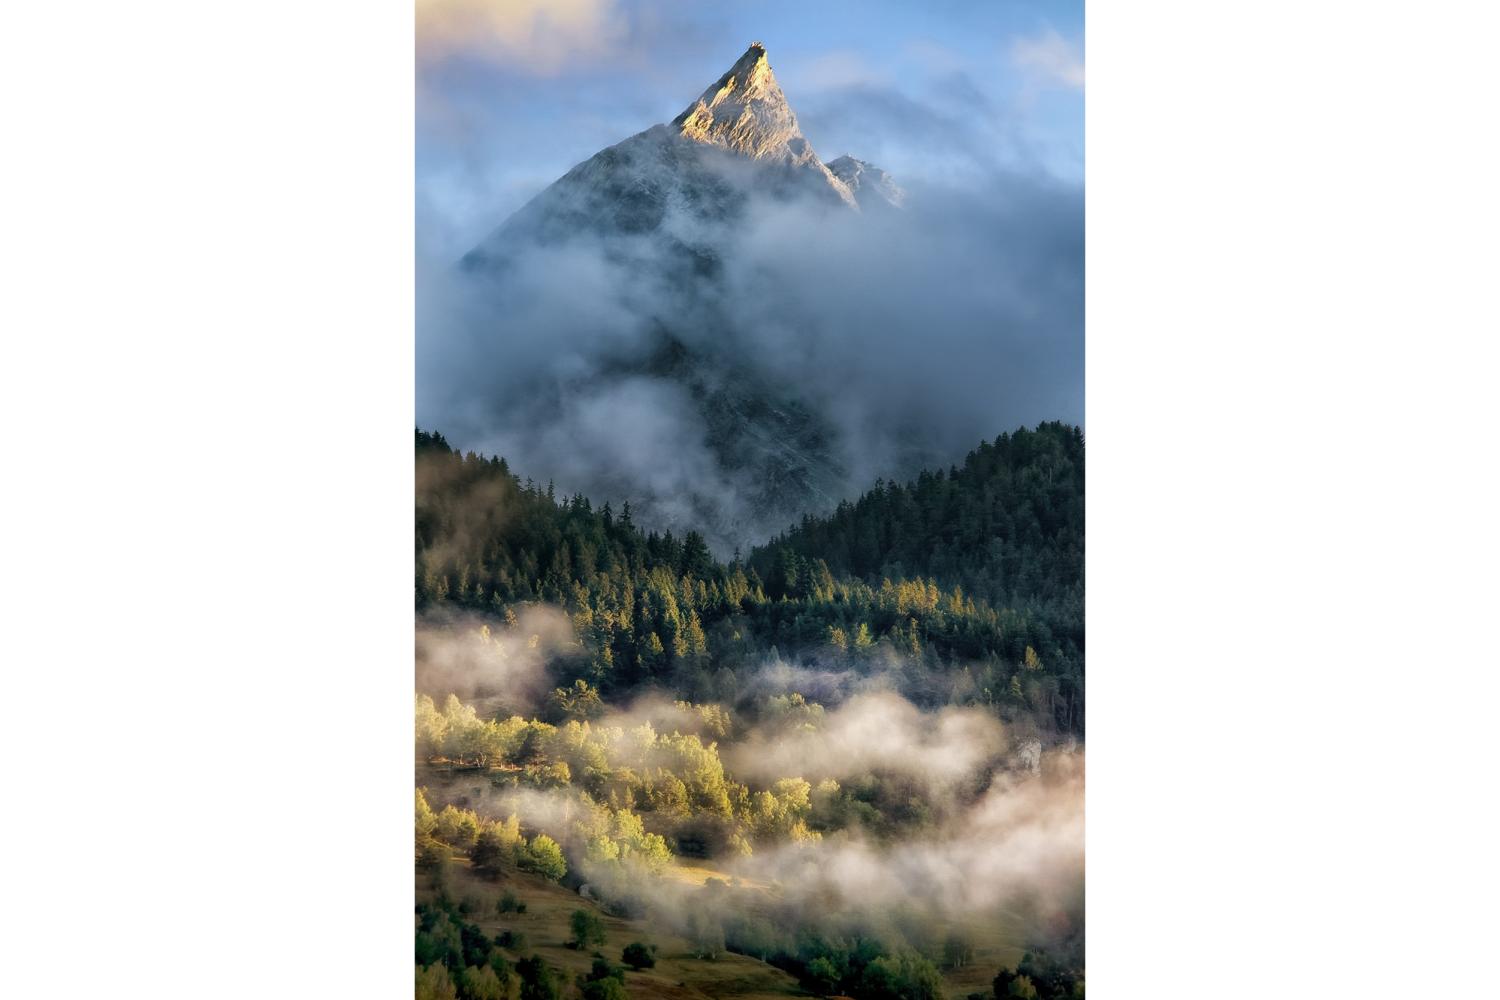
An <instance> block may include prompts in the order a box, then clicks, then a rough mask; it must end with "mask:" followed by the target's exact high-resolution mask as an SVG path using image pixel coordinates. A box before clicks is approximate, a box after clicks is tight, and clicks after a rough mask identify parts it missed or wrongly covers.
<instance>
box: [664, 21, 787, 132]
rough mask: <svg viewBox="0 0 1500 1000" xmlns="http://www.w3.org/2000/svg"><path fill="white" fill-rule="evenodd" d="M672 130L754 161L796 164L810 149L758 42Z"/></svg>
mask: <svg viewBox="0 0 1500 1000" xmlns="http://www.w3.org/2000/svg"><path fill="white" fill-rule="evenodd" d="M672 126H673V127H674V128H675V129H677V130H678V132H679V133H680V134H682V135H683V136H685V137H686V138H689V139H693V140H696V141H698V142H702V143H707V144H710V145H714V146H723V147H725V148H727V149H732V150H734V151H735V152H736V153H741V154H743V155H745V156H750V157H753V158H755V159H790V160H797V159H801V158H802V155H803V154H804V151H805V149H806V147H807V141H806V140H805V139H803V137H802V130H801V128H800V127H798V125H797V116H796V115H795V114H793V113H792V109H791V107H790V106H789V105H788V104H787V102H786V95H785V94H784V93H782V91H781V85H780V84H778V83H777V82H776V74H775V73H772V72H771V64H770V62H769V61H768V60H767V59H766V49H765V46H763V45H761V44H760V43H759V42H755V43H752V44H751V46H750V48H748V49H747V50H745V54H744V55H742V56H740V58H739V60H738V61H736V62H735V64H734V65H733V66H731V67H730V68H729V72H727V73H725V74H724V75H723V76H721V77H719V80H718V82H717V83H714V84H712V85H710V86H709V88H708V89H707V90H705V91H704V92H703V95H702V96H701V97H699V98H698V99H697V100H696V101H694V102H693V103H692V104H690V105H688V107H687V108H686V109H685V110H684V111H683V112H682V114H680V115H678V116H677V117H676V118H674V119H672Z"/></svg>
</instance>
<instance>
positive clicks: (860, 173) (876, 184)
mask: <svg viewBox="0 0 1500 1000" xmlns="http://www.w3.org/2000/svg"><path fill="white" fill-rule="evenodd" d="M826 166H827V167H828V172H829V173H831V174H833V176H835V177H837V178H838V179H839V180H841V181H843V182H844V185H845V186H846V187H848V188H849V191H850V193H852V194H853V195H854V198H855V200H856V201H857V202H859V204H860V207H861V208H864V207H867V206H868V205H870V204H873V203H874V202H873V201H872V199H871V198H869V197H864V198H862V197H861V195H862V194H871V195H874V196H875V198H877V199H879V201H880V202H883V203H884V204H886V205H890V206H891V207H892V208H900V207H901V206H902V205H903V204H904V203H905V201H906V192H905V191H903V190H902V189H901V187H900V186H899V185H898V184H897V183H896V179H895V178H894V177H892V176H891V175H890V174H888V173H886V172H885V171H884V170H881V169H880V168H879V167H877V166H875V165H874V164H873V163H866V162H865V161H864V160H856V159H855V158H854V157H852V156H850V155H848V154H847V153H846V154H844V155H843V156H840V157H839V158H838V159H837V160H831V161H829V162H828V163H827V164H826Z"/></svg>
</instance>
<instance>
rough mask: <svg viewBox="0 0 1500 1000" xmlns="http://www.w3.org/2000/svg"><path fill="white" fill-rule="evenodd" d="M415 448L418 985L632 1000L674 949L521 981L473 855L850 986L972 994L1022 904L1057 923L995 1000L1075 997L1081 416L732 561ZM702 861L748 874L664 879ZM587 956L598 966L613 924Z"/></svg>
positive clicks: (628, 953) (573, 930) (511, 907)
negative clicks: (995, 938)
mask: <svg viewBox="0 0 1500 1000" xmlns="http://www.w3.org/2000/svg"><path fill="white" fill-rule="evenodd" d="M415 457H416V463H417V506H416V539H415V540H416V556H417V560H416V566H417V573H416V577H415V581H414V585H415V586H414V591H415V600H416V607H417V614H418V671H417V678H418V696H417V699H416V706H415V714H414V736H415V748H416V752H417V760H418V767H419V786H423V785H425V787H419V789H418V791H417V797H416V814H415V817H416V827H415V833H416V858H417V863H418V866H419V869H420V870H421V871H423V872H426V873H427V874H426V876H425V877H426V878H427V879H428V883H429V884H430V885H431V886H432V887H433V889H432V891H433V892H435V893H436V894H437V895H436V897H435V899H434V901H433V902H430V903H424V904H423V906H425V907H426V909H423V908H422V907H419V921H418V944H417V960H418V965H419V979H418V989H419V995H431V996H446V995H448V993H447V991H448V990H450V989H451V990H452V991H453V995H455V996H456V997H479V996H489V995H500V996H511V995H518V996H557V995H562V994H564V993H570V992H576V994H577V995H579V996H585V997H616V996H624V995H630V987H629V985H628V983H627V982H626V980H627V978H628V976H627V971H626V968H627V967H628V970H630V973H629V974H631V975H635V974H639V973H641V972H642V971H644V970H649V969H651V968H652V967H653V965H652V963H653V962H654V961H656V956H654V955H653V953H652V952H651V950H650V949H649V948H648V946H646V945H645V944H644V943H643V942H640V941H637V942H634V943H632V944H631V945H630V946H629V947H627V948H626V949H625V951H624V952H623V953H622V954H621V959H622V962H623V966H621V965H614V964H613V963H610V962H609V961H607V960H605V959H603V958H599V959H596V960H595V966H596V967H595V968H593V969H592V971H590V972H588V973H585V974H582V975H579V976H578V977H577V979H576V981H573V982H570V981H569V980H568V978H567V977H566V976H561V975H559V974H557V973H556V972H555V971H552V970H549V969H548V967H547V963H546V962H545V961H543V960H542V959H541V958H540V957H536V956H533V957H532V958H530V959H524V958H523V959H521V960H520V961H519V962H518V964H516V965H514V966H509V965H507V966H506V967H505V968H504V969H502V968H501V964H499V963H504V962H505V961H506V960H505V959H503V958H501V959H499V963H497V961H496V956H497V955H498V949H500V948H502V947H504V948H508V949H510V950H511V951H512V953H515V952H517V951H519V950H521V949H523V948H525V947H526V938H525V936H524V935H522V934H520V933H519V931H512V930H506V931H504V932H503V934H502V935H499V936H491V937H490V938H488V939H485V940H481V938H483V933H482V932H481V931H479V930H478V929H477V928H476V927H473V926H468V925H466V924H465V920H468V919H469V918H468V916H467V915H466V914H464V913H463V912H461V906H459V905H458V904H451V899H448V897H447V896H446V895H445V894H446V893H447V891H448V890H447V888H446V886H447V885H448V878H449V876H448V874H446V873H448V872H450V870H452V869H453V867H454V866H455V865H462V866H464V867H466V868H467V869H468V871H469V872H471V873H472V874H473V875H475V876H478V877H479V878H480V879H481V880H487V881H488V882H490V883H493V884H495V885H496V886H497V887H499V886H508V885H511V884H512V882H513V880H515V879H525V878H536V879H541V880H546V881H548V882H554V883H561V884H563V885H566V886H569V887H575V888H577V889H578V890H579V891H580V892H583V891H585V890H586V891H587V894H588V898H591V899H594V900H597V901H598V902H599V905H600V906H603V907H606V908H607V912H610V913H612V914H615V915H618V916H623V917H628V918H630V919H633V920H638V921H642V922H644V923H645V924H646V926H648V927H652V928H656V927H660V928H663V929H666V930H669V931H671V932H672V933H675V934H678V935H680V936H681V937H682V939H684V940H685V941H687V942H688V949H689V950H688V954H689V955H690V956H691V957H692V958H693V960H695V961H705V962H710V961H714V960H715V959H716V957H717V956H721V955H723V954H726V953H734V954H742V955H748V956H751V957H754V958H758V959H761V960H763V961H766V962H769V963H771V964H772V965H774V966H776V967H778V968H781V969H783V970H786V971H787V972H788V973H790V974H791V975H793V976H795V977H796V979H797V980H798V981H799V982H800V983H801V984H802V985H803V987H804V988H806V989H809V990H812V991H814V992H817V993H819V994H822V995H835V994H842V995H847V996H851V997H856V998H892V1000H894V998H903V1000H905V998H937V997H942V996H945V995H947V993H946V992H945V986H944V982H945V979H944V977H945V976H950V975H960V974H967V973H966V972H965V971H964V970H967V969H969V968H970V967H971V966H972V965H973V964H974V963H975V961H976V950H975V946H974V944H973V942H972V939H971V937H970V936H969V935H970V932H969V931H966V930H962V929H961V928H962V927H963V926H964V925H965V924H964V922H965V921H969V920H975V919H977V920H981V921H982V920H984V919H990V917H986V914H991V913H992V912H993V911H994V909H995V908H996V907H997V906H999V905H1001V904H1002V903H1006V904H1007V905H1010V906H1013V907H1019V908H1020V911H1021V912H1024V913H1029V914H1031V916H1029V917H1028V918H1027V920H1028V921H1030V924H1031V926H1033V927H1034V928H1035V929H1036V930H1037V936H1036V940H1031V939H1028V941H1027V943H1028V946H1029V947H1031V952H1030V953H1028V954H1027V955H1026V956H1025V959H1024V961H1021V962H1019V963H1016V962H1015V960H1012V964H1010V965H1006V966H1002V967H1001V969H1000V971H999V973H998V974H995V975H996V978H995V980H994V983H993V989H994V990H995V995H997V996H1013V995H1025V996H1030V995H1032V992H1030V991H1036V994H1035V995H1037V996H1043V995H1045V996H1073V995H1081V989H1082V986H1081V983H1082V974H1081V965H1082V960H1081V954H1080V955H1078V956H1077V957H1076V958H1074V957H1071V956H1072V953H1071V952H1067V951H1066V950H1059V949H1058V948H1056V947H1055V946H1053V945H1054V942H1053V940H1052V937H1051V936H1049V935H1054V932H1055V930H1056V928H1059V927H1062V928H1065V929H1072V930H1067V931H1066V933H1073V930H1076V929H1077V928H1078V927H1080V926H1081V925H1080V924H1079V921H1080V920H1081V899H1082V896H1081V893H1082V883H1081V878H1082V875H1081V857H1082V854H1081V852H1082V840H1081V833H1082V825H1081V824H1082V813H1081V797H1080V792H1081V777H1082V755H1081V751H1080V750H1076V748H1075V744H1076V741H1077V740H1078V739H1079V738H1081V736H1082V734H1083V725H1084V723H1083V712H1082V697H1083V622H1082V545H1083V538H1082V536H1083V520H1082V495H1083V438H1082V434H1081V432H1080V431H1079V430H1078V429H1077V428H1074V427H1070V426H1067V425H1063V424H1055V423H1054V424H1043V425H1040V426H1038V427H1037V428H1035V429H1021V430H1018V431H1015V432H1012V433H1007V434H1002V435H1000V436H999V437H998V438H996V439H994V440H993V441H987V442H982V443H981V444H980V446H979V447H978V448H976V449H975V450H974V451H973V452H972V453H970V454H969V455H968V457H967V458H966V459H965V461H964V462H963V463H962V464H961V465H959V466H955V467H954V468H951V469H949V470H938V471H934V472H930V473H927V472H924V473H922V474H921V475H919V476H918V477H916V478H915V479H914V480H912V481H910V482H908V483H885V482H880V483H877V484H875V486H874V487H873V488H872V489H870V490H869V491H868V492H866V493H865V494H863V495H862V496H860V497H859V498H858V499H856V500H853V501H850V502H847V503H844V504H840V505H838V506H837V507H836V508H835V509H834V510H832V511H831V512H830V513H829V514H828V515H826V516H823V517H805V518H803V519H802V520H801V521H800V522H799V523H798V524H796V525H793V526H792V527H791V528H789V529H788V530H787V531H785V532H784V533H783V534H781V535H779V536H777V537H776V538H773V539H771V540H770V541H768V542H767V543H766V544H765V545H762V546H758V547H756V548H754V549H752V550H751V552H750V553H749V555H748V556H746V557H742V556H741V555H740V554H739V553H736V554H735V556H734V557H733V558H731V559H729V560H727V561H726V560H722V559H719V558H716V557H715V556H714V554H713V552H712V551H711V550H710V548H709V546H708V545H707V544H706V541H705V539H704V538H703V537H702V536H701V535H698V534H697V533H696V532H689V533H687V534H686V535H685V536H683V537H681V538H678V537H676V536H675V535H673V534H671V533H668V532H663V533H656V532H651V531H643V530H642V529H641V528H640V527H638V526H637V525H636V524H635V523H634V520H633V517H632V512H631V510H630V508H629V506H628V505H622V506H621V509H620V510H619V511H618V512H616V511H615V510H614V509H613V508H612V507H611V506H610V505H608V504H606V505H604V506H602V507H600V508H595V506H594V505H593V504H592V502H591V501H590V500H589V499H587V498H585V497H583V496H580V495H573V496H566V497H564V496H559V495H557V493H556V490H555V488H554V487H552V486H551V485H550V484H547V485H543V484H538V483H534V482H531V481H527V480H522V479H521V478H520V477H519V476H518V475H517V474H516V473H514V472H513V471H512V470H511V469H510V467H509V465H508V464H507V463H506V461H505V460H504V459H501V458H499V457H483V456H479V455H475V454H472V453H469V454H461V453H459V452H457V451H456V450H454V449H453V448H452V447H451V446H450V445H449V444H448V442H447V441H446V440H445V439H444V438H443V437H442V436H441V435H439V434H436V433H428V432H422V431H418V432H417V435H416V453H415ZM459 692H461V694H460V693H459ZM689 864H691V865H704V866H710V870H712V871H716V872H719V873H721V874H719V875H715V876H713V877H710V878H708V879H707V881H706V883H704V884H703V885H702V886H701V887H698V888H691V887H688V886H685V885H683V884H682V883H680V882H676V881H674V880H672V879H670V878H667V877H666V876H667V875H668V874H669V873H670V872H671V871H673V870H675V869H676V868H677V867H678V866H680V865H689ZM445 899H448V902H447V903H444V902H443V900H445ZM450 904H451V905H450ZM524 906H525V903H524V902H522V901H520V900H518V899H517V898H516V896H515V894H514V892H512V891H511V890H510V889H505V894H504V895H501V896H499V897H498V898H497V899H495V900H494V901H492V902H487V903H484V904H483V905H482V906H481V909H482V910H484V911H485V912H496V913H500V914H515V913H517V912H518V911H520V910H522V909H523V908H524ZM981 926H982V924H981ZM1043 929H1046V931H1047V932H1046V934H1043V933H1041V932H1042V930H1043ZM1054 936H1055V935H1054ZM567 937H568V940H569V942H570V943H571V947H573V948H575V949H580V950H583V951H585V952H587V951H588V950H590V949H592V948H595V947H598V946H601V945H602V943H603V942H602V940H601V939H602V928H601V926H600V925H599V923H598V916H597V915H596V914H595V912H594V911H593V910H591V909H588V908H580V909H577V910H575V911H574V912H573V915H572V917H571V927H570V930H569V931H568V934H567ZM1044 939H1045V940H1044ZM486 942H488V944H486ZM1047 946H1053V947H1052V949H1051V950H1048V947H1047ZM615 947H619V945H618V944H616V945H615ZM487 948H488V950H487ZM981 954H989V955H992V954H993V951H990V952H983V953H981ZM1059 956H1062V957H1059ZM984 961H989V962H993V958H988V959H984ZM1049 963H1050V964H1049ZM988 968H989V969H994V968H995V965H994V964H990V965H989V966H988ZM434 970H442V971H434ZM992 974H993V973H991V972H984V975H985V976H990V975H992ZM444 977H446V978H444ZM507 977H509V978H507ZM1007 977H1008V978H1007ZM492 978H493V980H494V982H491V979H492ZM1075 989H1076V990H1077V991H1078V993H1076V994H1075V993H1074V992H1073V991H1074V990H1075ZM424 991H425V992H424ZM497 991H498V992H497ZM1002 991H1003V992H1002ZM1016 991H1019V992H1016ZM1049 991H1050V992H1049Z"/></svg>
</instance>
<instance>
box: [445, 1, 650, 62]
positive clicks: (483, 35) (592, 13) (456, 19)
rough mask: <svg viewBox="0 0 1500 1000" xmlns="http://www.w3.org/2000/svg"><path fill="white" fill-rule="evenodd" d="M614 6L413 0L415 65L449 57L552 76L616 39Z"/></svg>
mask: <svg viewBox="0 0 1500 1000" xmlns="http://www.w3.org/2000/svg"><path fill="white" fill-rule="evenodd" d="M622 31H623V28H622V24H621V21H620V19H619V17H618V16H617V13H616V11H615V2H614V0H417V20H416V35H417V63H418V65H419V66H426V65H431V64H433V63H437V62H441V61H443V60H444V59H447V58H449V57H452V56H470V57H476V58H482V59H487V60H489V61H491V62H495V63H498V64H500V65H503V66H504V67H506V68H507V69H517V70H522V71H525V72H529V73H536V74H548V73H555V72H557V71H558V70H559V69H561V68H562V67H563V66H565V65H566V64H567V63H569V62H570V61H572V60H575V59H579V58H588V57H591V56H596V55H600V54H602V53H605V52H606V51H608V49H609V47H610V46H611V45H612V44H613V43H614V42H615V41H616V40H617V39H619V38H620V37H621V35H622Z"/></svg>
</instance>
